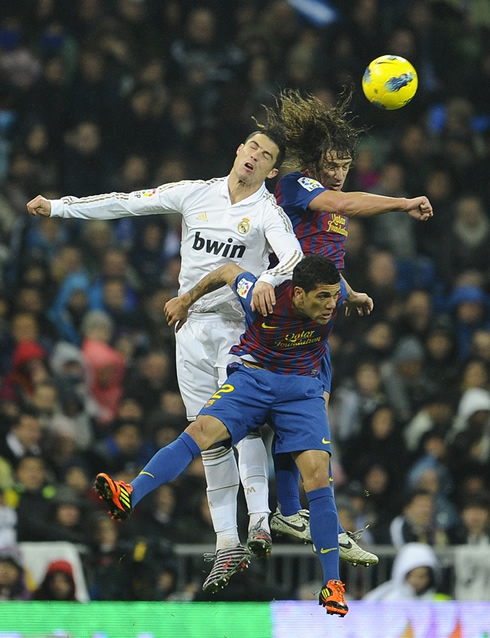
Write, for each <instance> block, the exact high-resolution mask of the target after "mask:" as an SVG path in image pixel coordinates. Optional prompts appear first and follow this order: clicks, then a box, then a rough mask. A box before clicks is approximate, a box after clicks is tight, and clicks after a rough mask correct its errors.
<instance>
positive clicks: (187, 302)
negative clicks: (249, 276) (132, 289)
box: [163, 264, 245, 332]
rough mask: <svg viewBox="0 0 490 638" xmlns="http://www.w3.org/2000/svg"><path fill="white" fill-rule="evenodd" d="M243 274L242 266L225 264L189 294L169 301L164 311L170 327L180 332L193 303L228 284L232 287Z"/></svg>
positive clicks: (186, 293) (205, 277) (202, 280)
mask: <svg viewBox="0 0 490 638" xmlns="http://www.w3.org/2000/svg"><path fill="white" fill-rule="evenodd" d="M241 272H245V270H243V268H240V266H237V265H236V264H225V265H224V266H220V267H219V268H216V270H213V271H212V272H210V273H209V274H207V275H206V276H204V277H203V278H202V279H201V280H200V281H199V282H198V283H197V284H196V285H195V286H194V287H193V288H191V289H190V290H189V291H188V292H184V293H183V294H182V295H180V297H174V298H173V299H169V300H168V301H167V303H166V304H165V306H164V309H163V312H164V313H165V319H166V320H167V323H168V325H169V326H173V325H175V326H176V328H175V332H178V331H179V330H180V329H181V328H182V326H183V325H184V323H185V322H186V321H187V313H188V312H189V308H190V307H191V306H192V304H193V303H195V302H196V301H197V300H198V299H201V297H204V295H207V294H208V293H209V292H213V291H214V290H218V288H221V287H223V286H226V285H227V284H228V286H230V287H232V286H233V284H234V282H235V279H236V278H237V277H238V275H239V274H240V273H241Z"/></svg>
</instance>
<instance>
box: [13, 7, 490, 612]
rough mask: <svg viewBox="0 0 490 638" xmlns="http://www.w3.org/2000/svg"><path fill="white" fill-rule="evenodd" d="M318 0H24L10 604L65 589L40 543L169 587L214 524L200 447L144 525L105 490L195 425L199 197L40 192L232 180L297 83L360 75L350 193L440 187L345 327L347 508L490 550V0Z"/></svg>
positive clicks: (337, 382) (91, 584) (102, 586)
mask: <svg viewBox="0 0 490 638" xmlns="http://www.w3.org/2000/svg"><path fill="white" fill-rule="evenodd" d="M292 4H293V3H291V4H290V3H288V2H287V1H286V0H269V1H264V0H262V1H257V0H241V1H237V2H225V1H220V0H202V2H199V3H196V2H192V1H191V0H166V1H164V2H162V1H160V0H74V1H73V2H64V1H63V0H2V3H1V5H2V6H1V8H0V228H1V233H0V415H1V419H0V570H2V566H5V565H10V566H11V567H12V566H13V567H14V568H15V569H14V571H15V570H18V573H16V574H13V575H12V579H13V580H12V583H11V584H10V585H9V584H8V583H7V584H6V583H5V582H4V581H3V580H1V581H0V598H18V599H24V598H29V597H33V598H41V599H46V597H47V596H49V595H52V596H54V597H56V596H57V595H58V594H48V593H47V589H48V588H47V586H46V583H43V584H41V583H38V585H39V589H37V590H36V591H34V588H32V587H31V589H26V587H24V586H22V582H23V581H22V573H21V572H22V569H23V567H22V563H21V561H20V559H19V555H18V552H17V551H16V545H17V544H18V543H21V542H33V541H34V542H40V541H68V542H71V543H75V544H76V545H77V546H80V547H81V548H83V551H82V554H81V555H82V559H83V563H84V568H85V572H86V578H87V584H88V588H89V594H90V597H91V598H92V599H94V600H148V599H150V600H163V599H166V598H168V597H169V596H171V595H172V594H175V593H174V589H175V560H174V556H173V553H172V545H173V544H174V543H177V542H178V543H213V542H214V531H213V528H212V524H211V521H210V517H209V511H208V509H207V503H206V498H205V485H206V484H205V480H204V476H203V471H202V464H201V462H200V460H199V459H196V460H195V461H194V462H193V463H192V465H191V467H190V469H189V470H188V471H187V472H186V473H185V475H184V476H183V477H181V478H179V479H177V480H175V481H174V482H172V484H170V485H165V486H162V487H161V488H159V489H158V490H157V491H155V493H154V494H152V496H151V497H148V499H147V502H146V503H145V502H144V503H142V507H141V508H139V512H138V514H137V515H136V514H135V515H134V516H133V517H132V518H131V519H130V520H129V521H127V522H125V523H124V524H123V525H119V524H117V523H115V522H114V521H111V520H110V519H109V518H108V516H107V515H106V513H105V508H104V506H103V505H102V504H101V503H100V502H99V501H98V500H97V499H96V498H95V495H94V493H93V490H92V484H93V479H94V477H95V475H96V474H97V473H98V472H101V471H103V472H108V473H110V474H111V475H117V477H118V478H121V479H123V480H125V481H130V480H131V479H132V478H133V477H134V476H135V475H136V474H137V472H138V471H139V469H141V467H142V466H143V465H144V464H145V463H146V462H147V461H148V460H149V458H151V456H152V455H153V454H154V452H155V451H156V450H157V449H159V448H160V447H162V446H164V445H166V444H167V443H169V442H170V441H172V440H173V439H175V438H176V436H178V434H180V432H182V430H183V429H184V428H185V427H186V425H187V420H186V417H185V410H184V406H183V403H182V400H181V398H180V394H179V392H178V388H177V382H176V377H175V372H174V363H175V361H174V349H175V347H174V336H173V331H172V330H171V329H170V328H168V327H167V326H166V324H165V321H164V316H163V306H164V304H165V302H166V301H167V300H168V299H170V298H171V297H173V296H175V293H176V290H177V285H178V284H177V277H178V273H179V264H180V261H179V222H180V217H178V216H175V218H174V217H172V216H170V217H169V216H165V217H163V216H162V217H158V216H152V217H151V218H139V219H128V218H125V219H120V220H117V221H114V222H112V221H111V222H107V221H90V222H89V221H80V220H60V219H59V218H46V217H35V218H33V217H30V216H29V215H28V214H27V212H26V208H25V204H26V202H27V201H29V200H30V199H31V198H32V197H34V196H35V195H37V194H38V193H42V194H43V195H45V196H46V197H52V198H56V197H60V196H62V195H66V194H70V195H74V196H85V195H90V194H94V193H99V192H100V193H103V192H109V191H112V190H114V191H120V192H129V191H133V190H138V189H146V188H153V187H154V186H156V185H159V184H163V183H165V182H171V181H179V180H182V179H207V178H211V177H214V176H216V175H225V174H227V171H228V167H229V164H230V159H231V158H232V157H233V156H234V153H235V151H236V148H237V146H238V144H240V142H242V141H243V140H244V139H245V138H246V136H247V134H248V133H249V132H250V131H251V130H253V129H254V123H253V121H252V116H255V117H257V118H258V120H259V121H260V114H261V105H262V104H267V105H272V104H273V103H274V95H275V94H277V92H278V91H279V89H281V88H295V89H298V90H300V91H305V92H311V93H314V94H315V95H317V96H319V97H321V99H322V100H324V101H325V102H326V103H332V104H333V103H334V102H335V100H336V97H337V95H338V94H339V93H340V92H341V91H342V88H343V87H344V86H345V85H349V84H351V83H353V86H354V95H353V102H352V111H353V113H354V114H355V115H356V118H357V120H356V121H357V122H358V123H359V125H361V126H363V127H365V129H366V133H365V135H364V136H363V139H362V142H361V144H360V147H359V153H358V157H357V158H356V162H355V164H354V166H353V168H352V169H351V172H350V174H349V176H348V179H347V183H346V185H347V190H363V191H372V192H375V193H379V194H384V195H390V196H395V197H404V196H406V197H413V196H416V195H420V193H424V194H425V195H427V196H428V197H429V198H430V200H431V203H432V205H433V207H434V217H433V218H432V219H431V220H430V221H429V222H428V223H425V224H417V223H414V222H413V220H411V219H409V217H408V216H403V215H402V214H401V213H400V214H397V213H392V214H390V215H383V216H379V217H375V218H372V219H369V220H356V219H353V220H351V223H350V226H349V238H348V242H347V247H346V268H345V275H346V278H347V280H348V281H349V283H350V284H351V285H352V286H353V287H354V288H355V289H356V290H363V291H366V292H367V293H368V294H369V295H370V296H371V297H372V298H373V299H374V303H375V310H374V312H373V313H372V315H371V316H369V317H364V318H362V319H359V318H355V319H354V318H351V317H345V318H341V319H339V320H338V321H337V323H336V327H335V330H334V334H333V335H332V337H331V344H330V345H331V352H332V361H333V371H334V377H333V386H332V399H331V403H330V408H329V414H330V421H331V427H332V434H333V438H334V441H333V443H334V448H335V454H334V458H335V460H336V465H335V484H336V495H337V501H338V507H339V513H340V515H341V522H343V523H344V527H345V529H357V528H359V527H365V526H366V525H369V527H368V529H367V530H366V532H365V534H364V537H363V542H364V543H365V544H381V545H383V544H387V545H393V546H394V547H396V548H401V547H402V546H404V545H405V544H407V543H413V542H422V543H425V544H428V545H431V546H432V547H434V548H437V547H443V546H448V545H456V544H471V543H475V544H478V543H482V544H484V545H486V546H489V547H490V296H489V295H490V250H489V245H490V242H489V239H490V45H489V42H490V38H489V37H488V36H489V35H490V2H486V1H482V2H474V3H460V2H457V1H456V0H455V1H451V0H446V1H442V0H441V1H431V2H427V0H391V1H390V0H355V1H354V2H350V3H344V2H340V1H337V2H335V1H331V2H330V3H328V4H329V5H330V7H331V8H332V10H334V14H335V15H334V17H333V21H332V22H330V23H328V24H319V23H317V22H316V21H315V19H314V16H312V15H309V14H308V13H305V12H300V11H298V10H297V9H295V8H293V6H292ZM300 4H301V3H300ZM385 53H392V54H399V55H402V56H404V57H406V58H407V59H409V60H410V61H411V62H412V63H413V65H414V66H415V68H416V69H417V71H418V74H419V89H418V92H417V95H416V96H415V98H414V100H413V102H412V103H410V104H409V105H408V106H406V107H405V108H403V109H401V110H399V111H391V112H385V111H381V110H378V109H376V108H375V107H373V106H372V105H370V104H369V103H368V102H367V101H366V99H365V98H364V96H363V95H362V91H361V89H360V79H361V77H362V74H363V71H364V68H365V67H366V65H367V64H368V63H369V62H370V61H371V60H372V59H373V58H375V57H377V56H378V55H382V54H385ZM268 186H269V188H270V190H273V188H274V183H269V184H268ZM264 436H265V437H266V439H267V438H268V437H269V438H270V433H269V432H268V429H267V427H265V428H264ZM240 507H241V517H242V523H243V521H244V519H245V516H246V512H245V511H244V509H243V502H241V503H240ZM271 507H275V502H274V477H273V475H272V476H271ZM123 554H124V555H127V556H128V557H131V558H128V560H126V561H120V557H121V556H122V555H123ZM143 556H145V557H146V558H145V560H143ZM58 563H63V561H58ZM155 566H158V569H155ZM57 567H58V568H60V569H59V571H60V572H61V574H62V577H61V580H63V579H65V580H66V581H70V582H71V581H72V574H71V573H70V570H69V566H68V567H67V566H66V564H63V565H59V564H58V565H57ZM48 571H49V574H52V572H53V571H55V568H53V566H52V565H51V566H50V567H49V568H48ZM2 573H3V571H2ZM63 574H64V576H63ZM200 576H202V574H198V575H197V577H198V578H199V577H200ZM5 578H7V577H5ZM19 578H20V580H18V579H19ZM48 580H49V579H48ZM194 584H195V583H194ZM189 586H190V589H192V583H189ZM254 586H256V587H257V590H256V591H257V597H258V599H260V596H262V597H265V598H266V599H267V596H269V592H266V591H264V590H263V589H262V590H260V584H257V583H256V584H255V585H254ZM60 589H61V590H63V591H65V592H66V593H65V594H64V595H66V596H68V597H69V598H68V599H72V598H73V595H74V594H73V586H72V583H71V585H70V584H69V586H66V587H64V588H63V587H61V588H60ZM280 593H281V592H271V593H270V596H271V597H272V596H274V597H276V598H278V597H279V596H280ZM448 593H450V594H452V592H448ZM59 595H60V596H62V594H59ZM196 595H197V594H196ZM283 595H284V597H286V596H294V595H299V594H298V593H297V592H283ZM243 596H252V597H253V592H252V593H250V591H247V592H243Z"/></svg>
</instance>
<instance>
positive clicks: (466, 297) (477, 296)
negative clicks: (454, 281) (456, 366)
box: [448, 286, 490, 359]
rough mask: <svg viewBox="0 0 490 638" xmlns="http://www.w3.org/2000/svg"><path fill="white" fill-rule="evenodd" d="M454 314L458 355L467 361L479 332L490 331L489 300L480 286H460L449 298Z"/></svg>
mask: <svg viewBox="0 0 490 638" xmlns="http://www.w3.org/2000/svg"><path fill="white" fill-rule="evenodd" d="M448 302H449V307H450V308H451V310H452V312H453V314H454V325H455V331H456V341H457V345H458V354H459V357H460V358H461V359H465V358H466V357H467V356H468V355H469V352H470V347H471V340H472V338H473V334H474V333H475V332H476V331H477V330H489V329H490V316H489V312H488V299H487V296H486V294H485V292H484V290H483V289H482V288H480V287H478V286H458V287H456V288H455V289H454V290H453V292H452V293H451V295H450V297H449V300H448Z"/></svg>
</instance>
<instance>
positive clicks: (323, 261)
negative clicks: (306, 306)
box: [292, 255, 340, 293]
mask: <svg viewBox="0 0 490 638" xmlns="http://www.w3.org/2000/svg"><path fill="white" fill-rule="evenodd" d="M339 281H340V273H339V271H338V269H337V267H336V265H335V264H334V263H333V261H332V260H331V259H327V257H322V256H321V255H308V256H307V257H304V258H303V259H302V260H301V261H300V262H299V264H297V265H296V266H295V268H294V270H293V277H292V283H293V286H299V287H300V288H303V290H304V291H305V292H307V293H308V292H310V291H311V290H314V289H315V288H316V287H317V286H318V284H327V285H331V284H337V283H339Z"/></svg>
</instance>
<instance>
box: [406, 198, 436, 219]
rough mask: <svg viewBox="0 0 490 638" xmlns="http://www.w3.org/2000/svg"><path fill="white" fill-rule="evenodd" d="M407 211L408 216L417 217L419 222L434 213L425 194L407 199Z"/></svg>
mask: <svg viewBox="0 0 490 638" xmlns="http://www.w3.org/2000/svg"><path fill="white" fill-rule="evenodd" d="M407 213H408V214H409V215H410V217H413V218H414V219H418V220H419V221H421V222H426V221H427V220H428V219H429V218H430V217H432V216H433V215H434V213H433V211H432V204H431V203H430V202H429V200H428V198H427V197H425V196H422V197H413V198H412V199H409V200H408V210H407Z"/></svg>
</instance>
